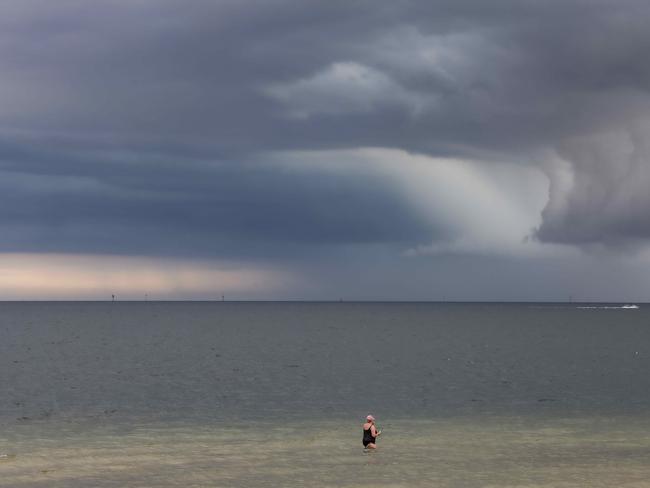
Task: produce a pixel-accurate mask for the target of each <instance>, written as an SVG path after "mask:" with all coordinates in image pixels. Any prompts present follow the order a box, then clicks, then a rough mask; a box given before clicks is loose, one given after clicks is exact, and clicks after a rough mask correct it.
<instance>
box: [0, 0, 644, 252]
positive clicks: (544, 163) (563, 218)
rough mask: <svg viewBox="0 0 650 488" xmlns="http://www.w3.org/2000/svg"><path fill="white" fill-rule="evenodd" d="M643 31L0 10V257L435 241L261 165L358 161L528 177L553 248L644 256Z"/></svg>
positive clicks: (401, 17) (582, 9) (528, 14)
mask: <svg viewBox="0 0 650 488" xmlns="http://www.w3.org/2000/svg"><path fill="white" fill-rule="evenodd" d="M648 20H650V6H649V5H648V4H647V2H645V1H626V0H623V1H579V0H574V1H545V2H537V1H514V0H513V1H493V2H483V1H459V0H453V1H452V0H449V1H437V2H416V1H399V0H398V1H387V2H382V1H331V2H289V1H218V2H213V1H210V2H208V1H193V2H177V1H164V0H163V1H153V0H152V1H138V2H127V1H117V0H114V1H103V2H82V1H66V0H62V1H58V2H45V1H43V2H36V1H29V0H20V1H18V0H15V1H6V2H3V3H2V5H0V73H2V74H1V75H0V97H1V99H2V102H3V103H2V108H1V109H0V133H1V134H2V140H1V141H0V171H2V181H3V183H2V187H3V192H2V194H0V204H1V207H0V226H1V227H2V236H1V237H0V246H1V247H2V249H5V250H9V249H21V250H24V249H30V250H43V251H46V250H58V251H65V250H69V251H78V252H83V251H92V252H95V251H96V252H124V253H129V252H147V251H149V252H157V253H173V254H182V253H186V252H200V253H205V254H212V253H213V254H220V253H232V254H236V253H237V252H240V253H243V254H247V253H248V254H256V253H261V254H264V253H265V252H269V251H268V248H269V247H271V248H272V247H273V246H277V247H278V249H279V248H282V246H283V244H287V245H288V244H291V245H297V246H299V247H300V246H302V247H307V246H314V245H322V244H349V243H365V244H373V243H380V244H382V243H383V244H395V243H405V244H408V245H411V244H413V243H418V242H424V243H426V242H430V241H431V240H432V239H434V240H435V239H436V238H437V236H442V237H445V236H444V233H441V231H440V229H438V228H437V227H436V226H435V225H434V224H432V223H430V222H425V221H424V220H423V219H422V217H421V216H420V215H419V214H418V213H417V212H416V211H415V210H414V209H413V208H412V207H411V205H410V203H409V202H408V199H407V197H406V195H404V194H403V192H400V191H398V190H396V189H395V188H394V187H392V186H391V182H390V181H389V179H388V178H387V177H385V176H381V175H374V176H373V175H366V176H365V177H363V176H362V175H358V174H354V173H352V174H351V175H344V174H341V175H338V176H336V175H333V174H331V173H319V172H318V171H317V170H311V171H307V172H291V171H286V170H283V169H280V168H278V166H277V165H275V166H274V165H266V164H265V163H264V155H265V154H268V153H270V152H274V151H292V150H328V149H340V148H355V147H363V146H382V147H392V148H401V149H405V150H407V151H416V152H423V153H427V154H429V155H432V156H453V157H466V156H469V157H473V158H477V159H484V160H486V161H489V160H492V159H499V160H504V159H505V160H510V161H517V162H522V163H527V164H535V165H539V166H540V167H541V168H543V170H544V171H546V172H547V173H548V175H549V178H550V180H551V191H550V200H549V204H548V206H547V208H546V209H545V211H544V213H543V221H542V224H541V226H540V228H539V229H538V231H537V236H538V238H539V239H541V240H544V241H553V242H570V243H593V242H596V243H600V242H604V243H617V242H622V241H627V240H637V239H644V238H647V237H650V230H649V227H648V224H647V218H646V215H647V212H648V211H649V210H650V200H649V199H648V198H647V196H646V194H647V191H646V188H647V186H648V184H650V170H649V169H648V168H649V164H648V157H650V149H648V147H647V145H646V144H645V142H644V137H645V136H646V135H647V134H648V130H646V129H647V127H649V125H648V124H647V123H646V119H650V98H649V97H648V88H650V58H648V56H647V52H648V50H649V48H650V31H649V30H648V29H647V22H648ZM603 134H605V136H603V137H601V135H603ZM603 141H605V142H603ZM252 161H254V162H252ZM487 164H489V163H487ZM405 171H408V168H405ZM489 218H498V216H490V217H489ZM522 237H523V236H522ZM261 243H268V246H265V245H262V244H261Z"/></svg>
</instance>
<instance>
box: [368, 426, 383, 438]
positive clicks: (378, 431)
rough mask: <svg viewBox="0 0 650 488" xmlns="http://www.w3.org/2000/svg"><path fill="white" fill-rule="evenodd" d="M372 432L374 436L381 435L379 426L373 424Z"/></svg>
mask: <svg viewBox="0 0 650 488" xmlns="http://www.w3.org/2000/svg"><path fill="white" fill-rule="evenodd" d="M370 433H371V434H372V436H373V437H379V436H380V435H381V430H377V427H375V426H374V425H372V426H371V427H370Z"/></svg>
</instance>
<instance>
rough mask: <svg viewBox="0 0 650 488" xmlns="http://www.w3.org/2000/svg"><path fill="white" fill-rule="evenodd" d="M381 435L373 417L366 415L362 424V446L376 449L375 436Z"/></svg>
mask: <svg viewBox="0 0 650 488" xmlns="http://www.w3.org/2000/svg"><path fill="white" fill-rule="evenodd" d="M380 435H381V430H377V427H375V417H373V416H372V415H368V416H367V417H366V423H365V424H363V447H365V448H366V449H377V437H379V436H380Z"/></svg>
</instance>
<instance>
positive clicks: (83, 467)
mask: <svg viewBox="0 0 650 488" xmlns="http://www.w3.org/2000/svg"><path fill="white" fill-rule="evenodd" d="M383 427H384V429H385V435H384V436H383V438H382V439H381V442H380V448H379V449H378V450H377V451H376V452H370V453H368V452H364V450H363V449H362V446H361V442H360V438H361V437H360V424H359V425H356V424H354V425H353V424H351V423H343V422H342V423H336V422H332V421H328V422H322V421H319V420H314V421H313V422H305V421H300V422H298V421H293V422H284V423H281V424H277V423H266V422H255V423H252V424H238V425H234V424H229V425H227V426H226V425H202V426H201V425H180V424H174V425H167V426H163V425H148V426H144V425H141V426H131V428H127V429H125V428H124V427H122V428H117V427H116V426H112V427H108V426H105V427H93V428H89V426H88V425H86V426H78V425H77V426H73V425H68V426H67V428H63V427H62V425H58V426H54V425H52V423H51V422H48V423H47V425H42V426H37V425H35V424H32V425H31V426H28V427H27V428H25V427H22V428H15V429H12V432H10V435H9V436H8V437H7V436H6V435H5V436H4V437H3V438H2V440H1V442H0V449H5V450H10V453H11V456H12V457H10V458H5V459H0V473H2V480H3V482H4V483H5V484H3V486H11V487H59V486H60V487H88V486H97V487H104V486H106V487H108V486H129V487H135V486H155V487H177V486H185V487H193V486H196V487H205V486H234V487H249V486H250V487H252V486H274V487H275V486H344V487H355V486H372V485H374V486H439V487H474V486H476V487H478V486H481V487H504V486H519V487H521V486H530V487H532V486H548V487H551V486H552V487H585V486H590V487H597V486H602V487H613V486H617V487H620V486H628V487H633V486H634V487H641V486H648V482H647V479H648V478H649V477H650V464H649V463H647V459H648V456H650V436H647V432H648V419H646V418H640V417H634V418H632V417H625V418H621V417H617V418H605V417H590V418H582V419H576V418H573V419H558V418H545V419H540V418H538V419H531V418H530V417H527V418H525V419H522V418H516V417H511V418H508V417H489V418H487V417H486V418H480V419H479V418H453V419H451V418H447V419H443V420H437V421H432V420H421V421H415V420H393V421H390V422H388V421H387V422H386V423H385V424H384V426H383Z"/></svg>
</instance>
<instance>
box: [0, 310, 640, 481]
mask: <svg viewBox="0 0 650 488" xmlns="http://www.w3.org/2000/svg"><path fill="white" fill-rule="evenodd" d="M649 310H650V307H644V306H641V308H640V309H638V310H623V309H611V308H607V309H580V308H577V306H574V305H571V306H569V305H553V306H551V305H545V306H539V305H533V304H517V305H504V304H492V305H486V304H469V305H457V304H447V305H445V304H354V303H342V304H337V303H331V304H310V303H297V304H291V303H115V304H111V303H1V304H0V367H1V369H0V386H1V392H2V395H1V396H0V486H12V487H13V486H25V487H32V486H33V487H37V486H48V487H50V486H54V487H56V486H61V487H64V486H65V487H68V486H71V487H75V486H79V487H82V486H83V487H87V486H120V487H122V486H129V487H131V486H133V487H145V486H152V487H153V486H156V487H157V486H161V487H165V486H202V487H203V486H235V487H247V486H361V485H364V486H366V485H369V484H374V485H378V486H443V487H447V486H448V487H467V486H469V487H472V486H482V487H483V486H485V487H489V486H494V487H496V486H499V487H504V486H506V487H507V486H548V487H551V486H552V487H563V486H565V487H573V486H576V487H577V486H608V487H609V486H630V487H632V486H635V487H640V486H650V483H648V482H647V481H645V480H646V479H650V476H649V475H650V469H649V468H648V467H646V466H647V465H648V463H647V460H648V458H649V455H650V409H648V406H650V393H649V392H650V389H649V388H648V387H649V386H650V375H648V374H647V372H648V366H649V365H650V347H648V345H650V327H649V325H650V313H649V312H648V311H649ZM369 411H371V412H372V413H374V414H375V415H376V416H377V417H378V419H379V421H380V423H381V424H382V427H383V428H384V432H385V435H384V436H383V437H382V439H381V440H380V449H379V450H378V452H373V453H364V451H363V449H361V445H360V438H361V432H360V429H361V426H360V424H361V419H362V418H363V416H365V414H366V413H368V412H369Z"/></svg>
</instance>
